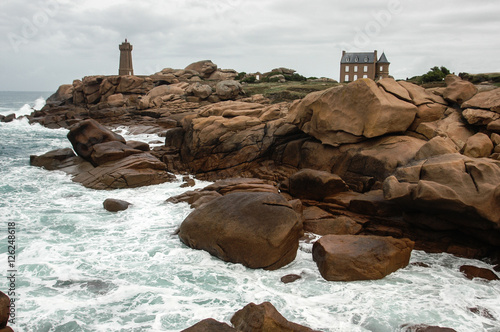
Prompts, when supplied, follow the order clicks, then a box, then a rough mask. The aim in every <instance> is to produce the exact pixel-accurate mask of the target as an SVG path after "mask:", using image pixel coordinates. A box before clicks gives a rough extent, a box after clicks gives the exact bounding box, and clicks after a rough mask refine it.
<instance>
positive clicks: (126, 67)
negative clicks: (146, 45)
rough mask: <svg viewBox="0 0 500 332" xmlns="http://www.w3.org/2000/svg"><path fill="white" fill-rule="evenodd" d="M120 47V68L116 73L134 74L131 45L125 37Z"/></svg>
mask: <svg viewBox="0 0 500 332" xmlns="http://www.w3.org/2000/svg"><path fill="white" fill-rule="evenodd" d="M119 48H120V68H119V69H118V75H134V68H133V67H132V45H130V43H129V42H128V41H127V39H125V42H123V43H121V45H120V46H119Z"/></svg>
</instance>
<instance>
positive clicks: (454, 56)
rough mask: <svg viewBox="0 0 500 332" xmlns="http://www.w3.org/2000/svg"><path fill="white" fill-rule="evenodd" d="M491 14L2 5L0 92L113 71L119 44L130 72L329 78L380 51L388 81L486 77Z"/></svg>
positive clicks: (488, 3) (431, 7)
mask: <svg viewBox="0 0 500 332" xmlns="http://www.w3.org/2000/svg"><path fill="white" fill-rule="evenodd" d="M394 8H396V9H397V10H393V9H394ZM499 16H500V6H498V2H497V0H483V1H481V2H471V1H468V0H467V1H466V0H454V1H445V0H433V1H431V0H422V1H418V2H416V1H411V2H410V1H403V0H384V1H370V0H358V1H356V2H353V1H331V0H314V1H311V0H309V1H306V0H272V1H270V0H253V1H248V0H247V1H243V0H216V1H206V0H165V1H161V0H143V1H140V2H139V1H131V0H120V1H118V0H107V1H101V0H99V1H96V0H87V1H79V2H76V1H71V0H39V1H28V0H2V2H1V4H0V36H4V37H2V38H1V39H0V47H1V49H2V52H1V53H0V72H1V73H2V77H4V80H3V82H1V83H0V90H13V89H15V90H55V89H56V88H57V86H58V85H60V84H63V83H70V82H71V81H72V80H73V79H77V78H81V77H83V76H85V75H90V74H116V72H117V70H118V68H117V67H118V56H119V51H118V44H120V43H121V42H122V41H123V39H125V38H128V39H129V41H130V42H131V43H132V44H133V46H134V51H133V55H132V56H133V61H134V69H135V72H136V73H137V74H151V73H153V72H155V71H158V70H161V69H162V68H164V67H173V68H184V67H185V66H187V65H188V64H189V63H191V62H194V61H198V60H201V59H211V60H213V61H214V62H215V63H217V64H218V65H219V66H220V67H222V68H234V69H236V70H238V71H246V72H255V71H268V70H270V69H272V68H276V67H280V66H284V67H291V68H294V69H296V70H297V71H298V72H299V73H301V74H303V75H305V76H328V77H332V78H335V79H338V75H339V73H338V72H339V59H340V55H341V52H342V50H343V49H346V50H348V51H372V50H374V49H377V50H379V52H381V51H382V50H383V51H385V53H386V55H387V57H388V59H389V61H391V73H392V74H393V75H395V76H396V78H405V77H411V76H414V75H417V74H422V73H424V72H426V71H427V70H428V69H429V68H430V67H432V66H435V65H444V66H447V67H448V68H450V69H451V70H452V71H456V72H460V71H469V72H486V71H489V72H492V71H498V70H499V69H498V66H496V65H495V64H494V63H489V62H486V61H477V59H478V57H481V56H484V54H488V56H489V58H492V59H496V58H498V57H499V56H500V45H499V43H498V42H497V39H498V37H497V30H498V23H497V22H498V17H499ZM5 77H6V78H7V79H5Z"/></svg>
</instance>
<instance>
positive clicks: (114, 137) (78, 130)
mask: <svg viewBox="0 0 500 332" xmlns="http://www.w3.org/2000/svg"><path fill="white" fill-rule="evenodd" d="M67 136H68V139H69V141H70V142H71V145H73V149H74V150H75V152H76V153H77V154H78V155H79V156H80V157H82V158H83V159H85V160H88V161H91V155H92V152H93V151H94V145H96V144H99V143H105V142H113V141H118V142H122V143H124V144H125V139H124V138H123V137H122V136H120V135H118V134H116V133H114V132H112V131H111V130H109V129H107V128H106V127H104V126H103V125H101V124H100V123H99V122H97V121H95V120H93V119H88V120H83V121H80V122H78V123H77V124H75V125H74V126H73V127H71V129H70V131H69V132H68V135H67Z"/></svg>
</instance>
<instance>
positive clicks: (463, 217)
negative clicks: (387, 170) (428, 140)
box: [383, 153, 500, 245]
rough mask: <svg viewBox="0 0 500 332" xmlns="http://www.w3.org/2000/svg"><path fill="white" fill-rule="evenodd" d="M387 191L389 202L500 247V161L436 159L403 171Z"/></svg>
mask: <svg viewBox="0 0 500 332" xmlns="http://www.w3.org/2000/svg"><path fill="white" fill-rule="evenodd" d="M383 188H384V197H385V198H386V199H387V200H390V201H394V202H396V203H399V204H402V205H403V206H407V207H410V208H411V209H413V210H415V209H416V210H420V211H423V212H426V213H430V214H439V215H440V217H441V218H445V219H446V221H448V222H449V223H451V224H452V225H455V227H456V229H460V230H462V231H463V232H465V233H467V234H470V235H473V236H476V237H479V238H481V239H483V240H484V241H487V242H489V243H491V244H492V245H500V236H499V235H500V232H499V231H498V229H499V228H500V214H499V213H498V207H499V206H500V162H499V161H495V160H491V159H486V158H481V159H476V158H470V157H467V156H463V155H460V154H456V153H455V154H446V155H441V156H435V157H431V158H429V159H427V160H423V161H420V162H418V163H417V164H413V165H408V166H403V167H401V168H399V169H398V170H397V171H396V173H395V175H393V176H390V177H388V178H387V179H386V180H385V182H384V187H383ZM427 226H430V227H432V225H427Z"/></svg>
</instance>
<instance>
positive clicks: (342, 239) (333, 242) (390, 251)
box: [313, 235, 414, 281]
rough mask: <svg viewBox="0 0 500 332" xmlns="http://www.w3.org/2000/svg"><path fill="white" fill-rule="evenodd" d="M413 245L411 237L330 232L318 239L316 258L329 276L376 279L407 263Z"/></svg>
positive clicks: (348, 278)
mask: <svg viewBox="0 0 500 332" xmlns="http://www.w3.org/2000/svg"><path fill="white" fill-rule="evenodd" d="M413 246H414V242H413V241H410V240H409V239H394V238H392V237H378V236H363V235H326V236H323V237H322V238H321V239H319V240H318V241H316V242H315V243H314V245H313V258H314V261H315V262H316V264H317V265H318V268H319V271H320V273H321V276H322V277H323V278H325V279H326V280H329V281H354V280H376V279H382V278H384V277H385V276H387V275H388V274H390V273H392V272H394V271H397V270H398V269H400V268H404V267H405V266H407V265H408V263H409V261H410V256H411V251H412V250H413Z"/></svg>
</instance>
